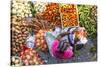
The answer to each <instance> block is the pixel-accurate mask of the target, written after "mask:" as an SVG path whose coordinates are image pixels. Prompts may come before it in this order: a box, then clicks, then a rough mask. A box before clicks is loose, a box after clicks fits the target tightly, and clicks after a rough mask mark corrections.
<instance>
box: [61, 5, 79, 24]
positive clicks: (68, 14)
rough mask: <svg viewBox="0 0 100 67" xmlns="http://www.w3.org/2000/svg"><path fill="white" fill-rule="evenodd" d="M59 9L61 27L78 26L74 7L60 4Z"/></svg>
mask: <svg viewBox="0 0 100 67" xmlns="http://www.w3.org/2000/svg"><path fill="white" fill-rule="evenodd" d="M60 9H61V16H62V19H61V20H62V23H63V26H77V25H78V24H79V22H78V17H77V16H78V15H77V11H76V9H77V7H76V5H74V4H60Z"/></svg>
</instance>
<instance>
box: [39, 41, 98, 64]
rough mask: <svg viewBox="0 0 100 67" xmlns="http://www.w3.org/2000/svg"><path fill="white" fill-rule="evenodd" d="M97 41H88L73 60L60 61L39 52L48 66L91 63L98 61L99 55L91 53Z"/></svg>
mask: <svg viewBox="0 0 100 67" xmlns="http://www.w3.org/2000/svg"><path fill="white" fill-rule="evenodd" d="M93 42H96V40H94V41H93V40H90V39H89V40H88V43H87V44H86V45H85V46H84V47H83V48H82V49H81V50H79V51H77V54H76V55H75V56H74V57H72V58H71V59H66V60H59V59H56V58H53V57H51V56H50V54H48V55H45V54H44V53H42V52H39V54H40V56H41V58H42V59H44V60H45V62H46V64H57V63H75V62H90V61H96V60H97V53H91V52H90V48H91V47H93V46H94V45H95V44H94V43H93Z"/></svg>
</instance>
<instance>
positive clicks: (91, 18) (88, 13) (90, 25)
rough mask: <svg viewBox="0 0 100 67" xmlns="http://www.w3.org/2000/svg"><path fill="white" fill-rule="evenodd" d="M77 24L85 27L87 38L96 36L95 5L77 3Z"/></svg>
mask: <svg viewBox="0 0 100 67" xmlns="http://www.w3.org/2000/svg"><path fill="white" fill-rule="evenodd" d="M77 7H78V15H79V22H80V23H79V25H80V26H83V27H85V28H86V30H87V32H88V37H89V38H97V6H95V5H93V6H91V5H78V6H77Z"/></svg>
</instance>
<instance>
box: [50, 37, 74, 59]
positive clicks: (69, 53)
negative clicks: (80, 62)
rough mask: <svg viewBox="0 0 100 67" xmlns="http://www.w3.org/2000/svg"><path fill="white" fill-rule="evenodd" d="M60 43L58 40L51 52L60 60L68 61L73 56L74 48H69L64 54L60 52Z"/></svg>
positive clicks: (55, 41) (54, 42)
mask: <svg viewBox="0 0 100 67" xmlns="http://www.w3.org/2000/svg"><path fill="white" fill-rule="evenodd" d="M58 45H59V41H58V40H57V39H56V40H54V41H53V43H52V47H51V52H52V55H53V56H54V57H56V58H59V59H68V58H71V57H72V56H73V51H72V47H71V46H70V47H68V48H67V49H66V50H65V51H64V52H63V53H61V52H60V51H59V50H58V48H57V47H58Z"/></svg>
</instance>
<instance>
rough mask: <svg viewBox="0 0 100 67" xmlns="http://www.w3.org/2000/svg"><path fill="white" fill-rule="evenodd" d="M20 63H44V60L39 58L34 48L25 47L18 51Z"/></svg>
mask: <svg viewBox="0 0 100 67" xmlns="http://www.w3.org/2000/svg"><path fill="white" fill-rule="evenodd" d="M20 58H21V60H22V62H23V63H22V64H23V65H25V66H27V65H39V64H44V61H43V60H42V59H41V58H40V56H39V54H38V53H37V52H36V51H35V50H34V49H26V50H25V51H22V52H21V53H20Z"/></svg>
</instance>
